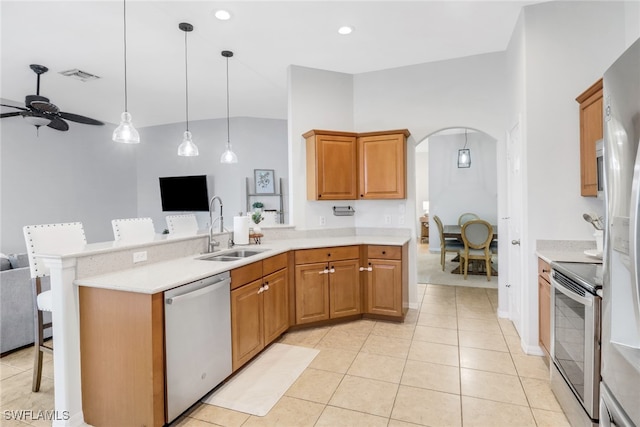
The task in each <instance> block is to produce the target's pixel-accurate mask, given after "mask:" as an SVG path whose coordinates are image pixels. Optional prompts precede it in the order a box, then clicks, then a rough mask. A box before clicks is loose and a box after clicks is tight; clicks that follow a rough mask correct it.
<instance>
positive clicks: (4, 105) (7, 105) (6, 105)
mask: <svg viewBox="0 0 640 427" xmlns="http://www.w3.org/2000/svg"><path fill="white" fill-rule="evenodd" d="M0 105H1V106H3V107H10V108H16V109H18V110H22V111H29V110H28V109H27V108H23V107H16V106H15V105H9V104H0Z"/></svg>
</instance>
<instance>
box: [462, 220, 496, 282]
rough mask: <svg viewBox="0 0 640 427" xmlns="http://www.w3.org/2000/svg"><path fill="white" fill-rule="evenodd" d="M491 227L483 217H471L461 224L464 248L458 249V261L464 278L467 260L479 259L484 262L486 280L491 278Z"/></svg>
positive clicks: (467, 268)
mask: <svg viewBox="0 0 640 427" xmlns="http://www.w3.org/2000/svg"><path fill="white" fill-rule="evenodd" d="M492 240H493V227H492V226H491V224H489V223H488V222H487V221H485V220H483V219H472V220H470V221H467V222H465V223H464V224H463V225H462V241H463V242H464V249H463V250H461V251H460V262H461V263H462V266H463V269H464V279H465V280H467V272H468V270H469V262H470V261H472V260H481V261H484V262H485V266H486V270H487V281H490V280H491V255H492V252H491V241H492Z"/></svg>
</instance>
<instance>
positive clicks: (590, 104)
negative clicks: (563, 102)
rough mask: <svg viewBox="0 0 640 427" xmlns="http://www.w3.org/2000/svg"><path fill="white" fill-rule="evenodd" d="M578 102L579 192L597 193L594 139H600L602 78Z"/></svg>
mask: <svg viewBox="0 0 640 427" xmlns="http://www.w3.org/2000/svg"><path fill="white" fill-rule="evenodd" d="M576 100H577V101H578V102H579V103H580V194H581V195H582V196H591V197H596V196H597V195H598V172H597V164H596V141H598V140H599V139H602V136H603V132H602V80H598V81H597V82H596V83H595V84H594V85H593V86H591V87H590V88H589V89H587V90H586V91H585V92H584V93H583V94H581V95H580V96H579V97H578V98H577V99H576Z"/></svg>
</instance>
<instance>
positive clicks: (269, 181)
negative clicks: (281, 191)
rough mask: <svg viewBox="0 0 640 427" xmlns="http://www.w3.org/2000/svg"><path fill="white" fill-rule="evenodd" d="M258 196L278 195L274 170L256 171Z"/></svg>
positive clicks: (254, 172) (254, 171) (254, 174)
mask: <svg viewBox="0 0 640 427" xmlns="http://www.w3.org/2000/svg"><path fill="white" fill-rule="evenodd" d="M253 176H254V178H255V181H256V194H276V184H275V176H274V172H273V169H254V170H253Z"/></svg>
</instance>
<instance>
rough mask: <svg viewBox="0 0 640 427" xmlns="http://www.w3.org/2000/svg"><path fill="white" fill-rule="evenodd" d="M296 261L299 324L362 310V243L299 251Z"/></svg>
mask: <svg viewBox="0 0 640 427" xmlns="http://www.w3.org/2000/svg"><path fill="white" fill-rule="evenodd" d="M295 263H296V267H295V268H296V272H295V295H296V303H295V312H296V324H297V325H300V324H304V323H311V322H317V321H320V320H328V319H336V318H340V317H345V316H352V315H357V314H360V313H361V312H362V309H361V306H362V304H361V299H362V297H361V291H360V272H359V267H360V248H359V246H343V247H336V248H324V249H303V250H299V251H296V253H295Z"/></svg>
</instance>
